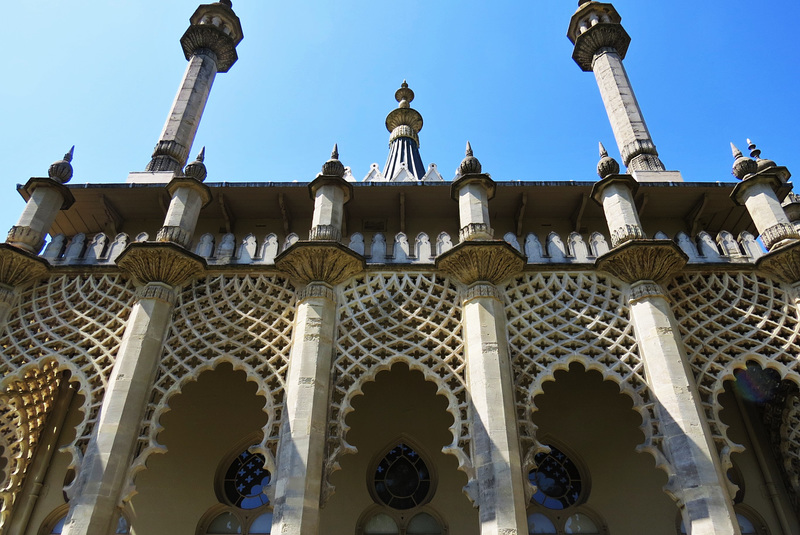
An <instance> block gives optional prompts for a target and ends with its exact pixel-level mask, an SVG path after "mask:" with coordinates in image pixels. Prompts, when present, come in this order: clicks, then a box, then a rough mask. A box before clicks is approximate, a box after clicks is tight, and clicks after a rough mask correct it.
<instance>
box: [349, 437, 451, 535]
mask: <svg viewBox="0 0 800 535" xmlns="http://www.w3.org/2000/svg"><path fill="white" fill-rule="evenodd" d="M368 474H369V479H368V487H369V491H370V495H371V496H372V499H373V501H374V502H375V505H373V506H372V507H370V508H368V509H367V510H366V511H365V512H364V513H363V514H362V515H361V518H360V519H359V521H358V528H357V533H359V534H360V535H389V534H394V535H441V534H446V533H447V526H446V525H445V524H444V522H443V521H442V519H441V518H440V517H439V515H438V514H437V513H436V512H435V511H434V510H433V509H432V508H431V507H429V506H428V505H427V504H428V502H430V501H431V499H432V498H433V496H434V494H435V492H436V476H435V474H434V473H433V469H432V465H431V464H430V462H429V461H428V460H427V458H426V456H425V455H424V454H423V453H422V451H421V449H420V448H419V447H418V446H416V445H414V444H413V443H412V442H411V441H410V440H408V439H407V438H398V439H395V440H394V441H392V443H391V444H390V445H389V446H388V447H387V448H385V449H384V450H383V451H382V453H381V454H380V455H378V456H377V457H376V459H375V460H374V461H373V462H372V463H371V464H370V468H369V472H368Z"/></svg>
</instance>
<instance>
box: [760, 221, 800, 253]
mask: <svg viewBox="0 0 800 535" xmlns="http://www.w3.org/2000/svg"><path fill="white" fill-rule="evenodd" d="M797 239H800V234H799V233H798V232H797V229H796V228H794V225H792V224H791V223H778V224H776V225H772V226H771V227H769V228H767V229H765V230H764V231H763V232H762V233H761V240H762V241H763V242H764V246H765V247H766V248H767V249H769V250H771V249H772V247H773V246H774V245H776V244H778V243H780V242H782V241H784V240H797Z"/></svg>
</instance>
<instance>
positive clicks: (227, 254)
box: [216, 233, 236, 263]
mask: <svg viewBox="0 0 800 535" xmlns="http://www.w3.org/2000/svg"><path fill="white" fill-rule="evenodd" d="M235 250H236V236H234V235H233V234H231V233H228V234H225V235H224V236H223V237H222V241H221V242H220V244H219V247H217V254H216V256H217V262H220V263H228V262H230V260H231V258H232V257H233V253H234V251H235Z"/></svg>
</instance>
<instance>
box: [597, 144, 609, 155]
mask: <svg viewBox="0 0 800 535" xmlns="http://www.w3.org/2000/svg"><path fill="white" fill-rule="evenodd" d="M598 145H599V146H600V157H601V158H607V157H608V151H607V150H606V148H605V146H603V142H602V141H600V142H598Z"/></svg>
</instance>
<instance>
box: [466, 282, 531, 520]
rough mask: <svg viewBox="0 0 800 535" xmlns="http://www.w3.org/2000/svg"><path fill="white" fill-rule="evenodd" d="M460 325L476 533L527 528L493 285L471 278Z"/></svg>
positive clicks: (510, 391)
mask: <svg viewBox="0 0 800 535" xmlns="http://www.w3.org/2000/svg"><path fill="white" fill-rule="evenodd" d="M463 325H464V332H465V333H466V337H465V340H464V342H465V343H464V346H465V348H464V349H465V351H464V352H465V355H466V363H467V378H468V381H469V392H470V398H471V400H472V414H473V416H472V435H473V441H474V444H473V463H474V465H475V471H476V474H477V477H478V482H479V500H480V511H479V516H480V523H481V534H482V535H489V534H491V535H505V534H512V533H518V534H522V533H527V530H528V527H527V515H526V513H525V509H526V507H525V482H524V480H523V477H522V455H521V453H520V448H519V432H518V429H517V416H516V410H515V406H514V381H513V379H512V377H511V362H510V360H509V356H508V343H507V341H506V325H505V310H504V307H503V303H502V297H501V296H500V294H499V292H498V291H497V289H496V288H495V286H494V285H492V284H488V283H476V284H474V285H472V286H471V287H470V288H469V289H468V290H467V292H466V295H465V299H464V302H463Z"/></svg>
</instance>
